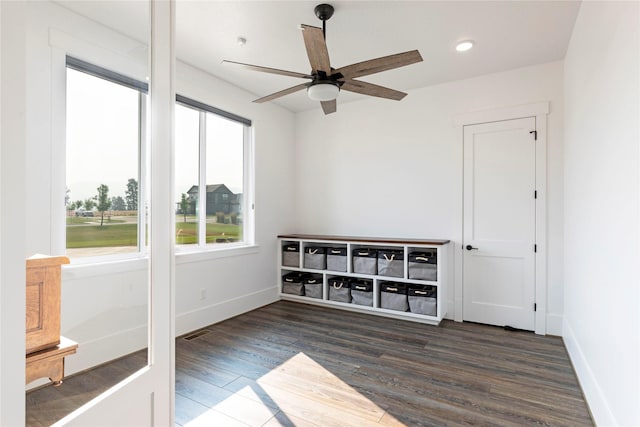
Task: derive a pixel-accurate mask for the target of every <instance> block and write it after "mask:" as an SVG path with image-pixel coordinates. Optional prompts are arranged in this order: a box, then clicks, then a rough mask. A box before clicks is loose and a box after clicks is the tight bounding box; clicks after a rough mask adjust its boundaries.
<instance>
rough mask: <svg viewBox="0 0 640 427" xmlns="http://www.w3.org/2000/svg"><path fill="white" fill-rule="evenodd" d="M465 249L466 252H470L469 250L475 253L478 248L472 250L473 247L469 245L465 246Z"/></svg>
mask: <svg viewBox="0 0 640 427" xmlns="http://www.w3.org/2000/svg"><path fill="white" fill-rule="evenodd" d="M465 249H466V250H468V251H471V250H475V251H477V250H478V248H474V247H473V246H471V245H467V246H465Z"/></svg>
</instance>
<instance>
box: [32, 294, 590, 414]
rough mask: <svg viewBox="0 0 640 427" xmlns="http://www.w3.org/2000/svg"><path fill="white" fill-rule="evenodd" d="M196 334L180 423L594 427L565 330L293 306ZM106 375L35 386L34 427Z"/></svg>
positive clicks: (182, 360) (187, 342)
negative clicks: (547, 332) (553, 333)
mask: <svg viewBox="0 0 640 427" xmlns="http://www.w3.org/2000/svg"><path fill="white" fill-rule="evenodd" d="M196 332H197V333H192V334H189V335H187V336H183V337H180V338H178V339H177V341H176V424H177V425H184V426H223V427H227V426H246V425H250V426H278V425H285V426H323V427H324V426H358V427H361V426H370V425H378V426H380V425H386V426H402V425H405V426H435V425H447V426H455V425H498V426H500V425H502V426H522V425H549V426H585V425H586V426H592V425H593V424H592V421H591V419H590V417H589V413H588V410H587V407H586V404H585V402H584V399H583V396H582V393H581V391H580V388H579V386H578V383H577V380H576V377H575V375H574V372H573V370H572V367H571V364H570V362H569V359H568V356H567V353H566V351H565V349H564V346H563V344H562V340H561V339H560V338H557V337H542V336H537V335H534V334H533V333H528V332H509V331H505V330H503V329H501V328H496V327H491V326H484V325H477V324H470V323H455V322H451V321H445V322H443V323H442V324H441V326H439V327H434V326H428V325H422V324H417V323H411V322H406V321H401V320H394V319H386V318H379V317H374V316H369V315H365V314H357V313H350V312H344V311H339V310H335V309H329V308H322V307H316V306H310V305H305V304H299V303H293V302H284V301H281V302H278V303H274V304H271V305H269V306H266V307H263V308H261V309H258V310H255V311H252V312H250V313H246V314H243V315H241V316H238V317H235V318H233V319H229V320H227V321H225V322H221V323H218V324H215V325H211V326H209V327H207V328H205V329H203V330H200V331H196ZM126 360H129V362H126V363H127V364H128V366H130V367H133V366H136V364H137V363H139V362H140V361H142V362H144V355H141V354H134V355H132V356H131V358H127V359H122V360H121V361H118V362H119V363H120V364H124V363H125V362H124V361H126ZM118 362H115V363H116V364H117V363H118ZM109 366H110V365H107V366H106V367H101V368H100V369H103V368H105V369H116V368H115V367H109ZM116 366H117V365H116ZM118 369H121V370H122V369H123V367H122V366H120V367H119V368H118ZM125 370H126V369H125ZM106 372H108V371H103V373H102V374H99V375H97V374H96V372H94V371H91V372H88V373H86V374H83V375H78V376H76V377H72V378H69V379H67V380H66V381H65V383H64V384H63V385H62V387H59V388H57V389H54V388H53V387H46V388H44V389H41V390H38V391H34V392H31V393H29V394H28V395H27V422H28V425H34V426H36V425H49V424H50V423H51V422H53V421H55V420H56V419H58V418H56V415H55V414H57V413H60V412H64V413H67V412H69V411H68V410H66V412H65V411H64V410H62V409H61V408H60V407H61V406H64V405H65V400H69V401H72V402H74V404H77V402H80V401H81V400H83V399H84V398H85V397H86V396H85V395H88V394H91V393H92V392H93V391H94V390H95V389H97V387H98V386H97V384H101V383H104V382H105V380H106V378H108V377H112V376H113V374H111V373H106ZM81 377H82V378H81ZM76 378H77V380H76ZM91 397H93V396H91ZM86 400H88V399H86ZM80 404H81V403H80ZM78 406H79V405H78ZM55 408H57V409H55Z"/></svg>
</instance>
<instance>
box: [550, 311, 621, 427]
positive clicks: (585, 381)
mask: <svg viewBox="0 0 640 427" xmlns="http://www.w3.org/2000/svg"><path fill="white" fill-rule="evenodd" d="M562 338H563V340H564V345H565V347H566V349H567V352H568V353H569V359H571V364H572V365H573V369H574V371H575V372H576V376H577V377H578V382H579V383H580V387H581V388H582V393H583V394H584V397H585V400H586V402H587V406H588V407H589V411H590V412H591V417H592V418H593V421H594V422H595V424H596V425H599V426H617V425H619V424H618V423H617V422H616V418H615V417H614V415H613V412H611V409H610V408H609V405H608V404H607V399H606V398H605V396H604V394H603V393H602V390H601V389H600V386H599V384H598V381H597V380H596V377H595V376H594V375H593V371H592V370H591V367H590V366H589V362H588V361H587V359H586V358H585V356H584V353H583V352H582V349H581V348H580V343H579V342H578V341H577V339H576V336H575V334H574V332H573V329H572V328H571V325H570V324H569V322H568V321H567V320H566V319H565V321H564V327H563V334H562Z"/></svg>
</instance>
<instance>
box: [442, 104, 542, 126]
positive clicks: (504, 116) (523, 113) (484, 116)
mask: <svg viewBox="0 0 640 427" xmlns="http://www.w3.org/2000/svg"><path fill="white" fill-rule="evenodd" d="M547 114H549V102H548V101H545V102H537V103H535V104H523V105H516V106H513V107H504V108H496V109H491V110H482V111H475V112H471V113H463V114H457V115H456V116H454V118H453V125H454V126H456V127H457V126H460V127H462V126H468V125H477V124H480V123H488V122H499V121H501V120H511V119H521V118H523V117H535V116H545V115H547Z"/></svg>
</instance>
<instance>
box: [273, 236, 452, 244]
mask: <svg viewBox="0 0 640 427" xmlns="http://www.w3.org/2000/svg"><path fill="white" fill-rule="evenodd" d="M278 237H279V238H281V239H297V240H330V241H341V242H344V241H346V242H367V243H393V244H398V245H446V244H447V243H449V242H450V240H442V239H404V238H402V239H400V238H390V237H359V236H328V235H324V234H280V235H279V236H278Z"/></svg>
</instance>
